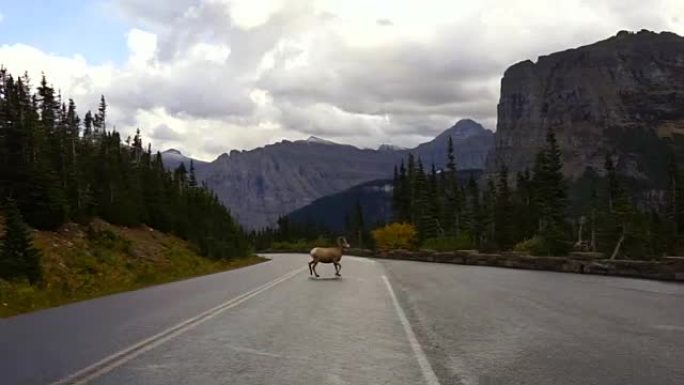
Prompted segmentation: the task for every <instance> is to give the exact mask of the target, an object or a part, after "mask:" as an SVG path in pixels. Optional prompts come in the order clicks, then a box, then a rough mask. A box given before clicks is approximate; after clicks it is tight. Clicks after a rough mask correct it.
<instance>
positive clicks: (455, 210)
mask: <svg viewBox="0 0 684 385" xmlns="http://www.w3.org/2000/svg"><path fill="white" fill-rule="evenodd" d="M445 183H446V185H445V186H444V199H445V207H444V217H443V218H444V219H443V222H444V227H445V228H446V230H447V232H448V233H449V234H452V235H456V236H457V235H458V233H459V230H460V227H461V212H460V211H461V207H460V204H461V199H460V198H461V197H460V189H459V185H458V170H457V169H456V156H455V155H454V143H453V140H452V139H451V136H449V140H448V142H447V164H446V176H445Z"/></svg>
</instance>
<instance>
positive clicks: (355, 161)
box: [162, 119, 494, 229]
mask: <svg viewBox="0 0 684 385" xmlns="http://www.w3.org/2000/svg"><path fill="white" fill-rule="evenodd" d="M450 135H451V136H452V138H453V140H454V146H455V153H456V158H457V162H458V164H459V168H461V169H465V168H469V169H482V168H483V167H484V162H485V159H486V156H487V152H489V150H490V149H491V148H492V147H493V146H494V134H493V133H492V132H491V131H489V130H486V129H485V128H484V127H482V126H481V125H480V124H478V123H476V122H474V121H472V120H469V119H467V120H461V121H459V122H457V123H456V124H454V125H453V126H452V127H450V128H449V129H447V130H446V131H444V132H443V133H441V134H440V135H438V136H437V137H436V138H435V139H433V140H432V141H430V142H427V143H423V144H421V145H419V146H417V147H416V148H413V149H401V148H396V147H391V146H380V147H379V148H378V149H360V148H357V147H354V146H352V145H348V144H341V143H335V142H332V141H329V140H326V139H322V138H318V137H315V136H312V137H310V138H309V139H306V140H296V141H288V140H283V141H281V142H278V143H274V144H269V145H267V146H264V147H260V148H256V149H253V150H249V151H236V150H233V151H230V153H229V154H222V155H221V156H219V157H218V158H217V159H216V160H214V161H212V162H210V163H204V162H197V161H195V168H196V172H197V177H198V178H199V179H200V181H204V182H206V183H207V184H208V186H209V187H210V188H211V189H213V190H214V192H215V193H216V194H217V195H218V197H219V199H220V200H221V201H222V202H223V203H224V204H225V205H226V206H227V207H228V208H229V209H230V210H231V212H232V214H233V215H235V217H236V218H237V219H238V221H240V223H242V224H243V225H244V226H245V227H247V228H248V229H255V228H261V227H265V226H268V225H272V224H274V223H275V220H276V219H277V218H278V217H279V216H282V215H286V214H288V213H290V212H292V211H294V210H296V209H298V208H300V207H303V206H306V205H307V204H309V203H311V202H313V201H314V200H316V199H318V198H321V197H323V196H326V195H330V194H334V193H338V192H341V191H344V190H347V189H349V188H350V187H352V186H355V185H359V184H362V183H364V182H369V181H372V180H377V179H382V178H391V176H392V172H393V169H394V167H395V166H396V165H398V164H399V162H400V161H401V159H403V158H405V157H406V156H407V155H408V153H409V152H412V153H414V154H415V155H416V156H418V157H421V159H423V161H424V163H425V164H426V165H429V164H430V163H431V162H435V164H436V165H437V166H438V167H441V166H442V165H443V164H444V163H445V160H446V146H447V141H448V137H449V136H450ZM162 156H163V158H164V163H165V164H166V166H167V167H177V166H178V165H179V164H180V162H185V163H186V166H187V164H188V163H189V162H190V158H188V157H185V156H184V155H182V154H180V153H179V152H178V151H171V152H168V151H166V152H164V153H163V154H162Z"/></svg>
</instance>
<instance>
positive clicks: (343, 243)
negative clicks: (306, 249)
mask: <svg viewBox="0 0 684 385" xmlns="http://www.w3.org/2000/svg"><path fill="white" fill-rule="evenodd" d="M346 248H349V243H347V240H346V239H345V238H344V237H338V238H337V247H314V248H313V249H311V252H310V253H309V254H310V255H311V259H312V260H311V262H309V275H315V276H316V277H318V276H319V275H318V273H317V272H316V265H318V264H319V263H332V264H334V265H335V275H336V276H338V277H340V276H341V275H340V270H342V265H341V264H340V259H342V253H343V252H344V249H346Z"/></svg>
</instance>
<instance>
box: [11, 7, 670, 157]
mask: <svg viewBox="0 0 684 385" xmlns="http://www.w3.org/2000/svg"><path fill="white" fill-rule="evenodd" d="M113 5H114V6H115V7H116V9H117V10H118V11H119V13H120V15H121V16H122V17H123V19H124V20H127V21H128V22H129V23H130V24H131V28H130V31H129V32H128V35H127V43H128V48H129V57H128V60H127V61H126V62H125V63H124V64H123V65H120V66H114V65H112V64H106V65H101V66H94V65H92V64H90V63H88V61H87V59H86V58H85V57H83V56H73V57H59V56H55V55H51V54H49V53H46V52H42V51H40V50H37V49H35V48H32V47H29V46H27V45H24V44H20V43H17V44H11V45H3V46H0V63H3V65H5V66H6V67H8V68H9V69H10V70H11V71H12V72H13V73H15V74H20V73H22V72H23V71H25V70H27V71H29V73H30V74H32V76H33V78H34V79H36V80H37V79H38V77H39V76H40V73H41V71H44V72H45V73H46V75H47V76H48V78H49V80H50V81H51V82H52V83H54V84H55V85H56V86H57V87H59V88H61V89H62V92H63V94H64V95H66V96H68V97H74V99H75V100H76V102H77V104H78V105H79V110H80V111H81V113H83V112H85V110H86V109H88V108H93V107H94V106H95V105H96V103H97V101H98V97H99V95H100V94H105V96H106V97H107V98H108V101H109V105H110V110H111V111H110V114H109V122H110V124H111V125H116V126H117V128H118V129H119V130H122V131H124V132H127V133H132V132H133V131H134V130H135V128H137V127H140V128H141V130H142V132H143V134H144V136H145V137H146V138H149V139H152V140H153V141H154V144H155V146H156V147H158V148H162V149H163V148H165V147H171V146H173V147H175V148H179V149H181V150H183V151H184V152H185V153H187V154H189V155H193V156H197V157H200V158H203V159H212V158H214V157H215V156H217V155H219V154H220V153H221V152H224V151H229V150H231V149H248V148H252V147H256V146H260V145H263V144H266V143H272V142H274V141H278V140H281V139H284V138H287V139H290V140H292V139H300V138H305V137H307V136H309V135H318V136H323V137H327V138H329V139H332V140H337V141H340V142H348V143H353V144H357V145H360V146H369V147H375V146H376V145H378V144H379V143H382V142H391V143H394V144H398V145H404V146H410V145H414V144H416V143H417V142H418V141H421V140H425V139H426V138H428V137H430V136H432V135H434V134H436V133H438V132H439V131H441V130H443V129H444V128H446V127H448V126H449V125H450V124H452V123H453V122H454V121H455V120H457V119H459V118H464V117H471V118H474V119H476V120H478V121H480V122H482V123H483V124H484V125H485V126H486V127H488V128H492V129H493V128H494V126H495V124H496V104H497V100H498V92H499V82H500V77H501V75H502V74H503V71H504V70H505V69H506V68H507V67H508V66H509V65H511V64H513V63H516V62H518V61H521V60H525V59H533V60H534V59H536V57H537V56H539V55H544V54H548V53H550V52H554V51H558V50H562V49H566V48H570V47H576V46H579V45H584V44H590V43H592V42H595V41H598V40H602V39H605V38H607V37H609V36H611V35H614V34H615V33H616V32H617V31H619V30H621V29H627V30H639V29H642V28H647V29H652V30H671V31H673V32H676V33H679V34H683V33H684V2H682V1H680V0H657V1H654V2H649V3H648V4H646V3H644V2H642V1H638V0H620V1H618V0H607V1H603V2H595V1H589V0H568V1H563V2H548V1H546V0H527V1H516V2H510V1H503V0H484V1H481V2H472V1H464V0H430V1H428V2H427V3H425V4H423V3H418V2H415V1H412V0H392V1H369V0H347V1H336V0H169V1H165V2H163V4H162V3H161V2H150V1H147V0H120V1H118V2H116V3H115V4H113ZM0 17H1V16H0Z"/></svg>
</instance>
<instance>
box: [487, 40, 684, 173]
mask: <svg viewBox="0 0 684 385" xmlns="http://www.w3.org/2000/svg"><path fill="white" fill-rule="evenodd" d="M549 128H550V129H553V130H554V132H555V133H556V136H557V138H558V141H559V144H560V147H561V150H562V153H563V160H564V162H565V169H564V172H565V173H566V175H567V176H569V177H570V178H578V177H579V176H581V175H582V174H583V173H584V172H585V170H586V168H587V167H593V168H594V169H596V170H599V171H600V170H602V168H603V162H604V158H605V154H606V153H607V152H608V151H614V152H615V153H616V157H617V160H618V170H619V171H620V172H622V173H623V174H625V175H628V176H630V177H633V178H636V179H639V180H642V181H645V182H646V183H650V184H652V183H656V184H658V183H661V182H662V179H663V178H664V176H663V172H664V167H665V165H664V164H663V162H664V160H663V159H664V158H665V155H664V154H665V152H666V150H665V143H667V142H671V140H665V141H663V140H661V139H664V138H667V139H674V140H678V137H679V136H680V135H684V38H682V37H680V36H678V35H676V34H673V33H668V32H663V33H653V32H649V31H645V30H644V31H641V32H638V33H630V32H624V31H623V32H619V33H618V34H617V35H616V36H613V37H611V38H609V39H607V40H604V41H601V42H598V43H595V44H592V45H588V46H584V47H580V48H577V49H571V50H567V51H563V52H558V53H554V54H551V55H548V56H542V57H540V58H539V59H538V60H537V62H536V63H533V62H531V61H529V60H527V61H523V62H521V63H518V64H515V65H513V66H511V67H510V68H509V69H508V70H507V71H506V72H505V74H504V76H503V79H502V81H501V98H500V101H499V105H498V122H497V131H496V134H495V151H493V152H492V154H490V156H489V157H488V160H487V169H488V170H489V171H494V170H496V168H497V163H498V162H501V161H503V162H505V163H506V165H507V166H508V167H509V169H511V170H512V171H513V173H515V172H516V171H521V170H524V169H525V168H526V167H530V166H531V164H532V162H533V160H534V156H535V154H536V153H537V151H538V150H539V148H540V147H541V146H542V145H543V144H544V139H545V135H546V132H547V129H549ZM661 169H662V170H661Z"/></svg>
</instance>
